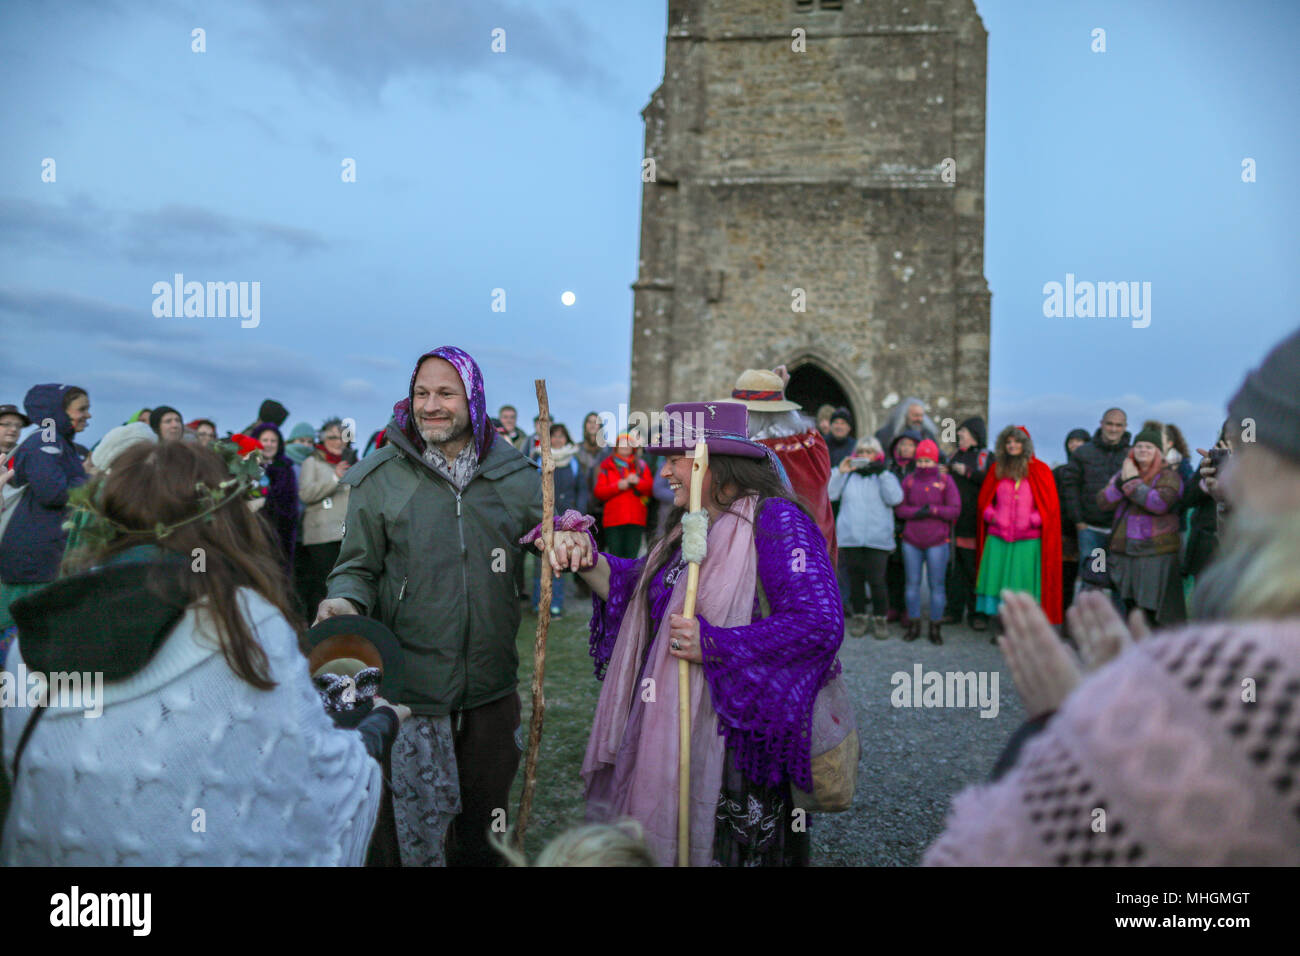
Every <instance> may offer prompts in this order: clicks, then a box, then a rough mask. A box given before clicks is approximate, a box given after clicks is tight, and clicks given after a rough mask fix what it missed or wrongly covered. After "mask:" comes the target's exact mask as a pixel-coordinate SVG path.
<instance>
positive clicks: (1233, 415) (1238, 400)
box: [1228, 329, 1300, 462]
mask: <svg viewBox="0 0 1300 956" xmlns="http://www.w3.org/2000/svg"><path fill="white" fill-rule="evenodd" d="M1297 383H1300V329H1296V330H1295V331H1294V332H1292V333H1291V334H1290V335H1288V336H1287V337H1286V338H1284V339H1283V340H1282V341H1281V342H1279V343H1278V344H1277V345H1275V346H1274V347H1273V350H1272V351H1271V352H1269V353H1268V355H1267V356H1265V358H1264V361H1263V362H1262V363H1261V364H1260V366H1259V368H1257V369H1255V370H1254V371H1252V372H1251V373H1250V374H1248V375H1247V376H1246V380H1245V381H1244V382H1242V384H1241V388H1240V389H1238V390H1237V394H1236V395H1234V396H1233V397H1232V401H1230V402H1228V418H1229V419H1230V420H1231V421H1232V424H1233V427H1234V428H1245V427H1246V426H1245V425H1243V424H1242V423H1243V421H1244V420H1245V419H1248V418H1249V419H1251V420H1252V421H1253V422H1254V423H1255V439H1256V440H1257V441H1259V442H1261V443H1262V444H1265V445H1267V446H1268V447H1269V448H1271V449H1272V450H1273V451H1275V452H1277V453H1278V454H1279V455H1283V456H1285V457H1286V458H1289V459H1290V460H1291V461H1293V462H1300V385H1298V384H1297Z"/></svg>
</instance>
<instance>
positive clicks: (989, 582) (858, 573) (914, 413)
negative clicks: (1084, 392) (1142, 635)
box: [817, 398, 1230, 644]
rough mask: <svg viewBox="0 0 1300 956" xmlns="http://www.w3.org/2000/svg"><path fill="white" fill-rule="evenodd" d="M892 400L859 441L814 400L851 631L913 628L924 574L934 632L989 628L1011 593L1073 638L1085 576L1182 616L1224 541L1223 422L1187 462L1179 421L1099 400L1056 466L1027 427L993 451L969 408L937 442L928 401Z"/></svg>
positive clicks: (1168, 620)
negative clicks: (893, 406) (1212, 476)
mask: <svg viewBox="0 0 1300 956" xmlns="http://www.w3.org/2000/svg"><path fill="white" fill-rule="evenodd" d="M900 408H903V409H905V410H904V411H903V413H902V414H896V415H894V416H891V419H890V422H888V423H887V424H886V425H885V426H884V427H883V428H882V429H881V430H880V431H878V432H876V434H875V435H872V436H868V437H866V438H861V439H858V438H855V435H854V429H853V419H852V416H851V414H850V413H849V411H848V410H847V409H844V408H840V409H831V408H829V407H824V408H822V409H821V410H820V412H819V417H818V423H817V427H818V429H819V431H821V432H822V433H823V436H824V438H825V441H826V444H827V446H828V448H829V451H830V461H831V465H832V467H833V468H834V469H835V473H834V474H833V475H832V477H831V480H830V483H829V487H828V489H827V493H828V496H829V498H830V501H831V502H832V503H833V504H834V506H835V508H836V512H837V518H836V524H835V539H836V541H837V542H838V545H839V576H840V581H841V586H842V588H843V591H844V596H845V602H844V603H845V611H846V613H847V614H848V615H849V624H848V628H849V633H850V635H852V636H854V637H862V636H865V635H866V634H867V633H871V634H872V636H874V637H876V638H878V639H882V640H883V639H885V638H887V637H888V636H889V629H888V624H889V623H891V622H895V621H897V622H900V623H901V624H902V639H903V640H905V641H911V640H916V639H917V638H918V637H919V636H920V633H921V624H922V613H921V607H920V600H919V593H920V587H921V582H922V579H923V578H924V579H925V580H926V582H927V584H928V588H929V608H928V624H929V628H928V636H929V639H930V640H931V641H932V642H933V643H936V644H941V643H943V637H942V625H943V624H944V623H965V624H968V625H969V626H970V628H971V629H972V630H975V631H986V630H989V628H990V627H991V626H992V628H993V630H994V632H995V633H994V636H993V637H992V638H991V639H992V640H994V641H996V636H997V634H998V633H1001V629H1002V624H1003V622H1002V619H1001V616H1000V614H999V611H1000V606H1001V595H1002V594H1003V592H1004V591H1008V590H1010V591H1015V592H1025V593H1028V594H1031V595H1033V597H1034V598H1035V600H1037V601H1038V602H1039V604H1040V606H1041V607H1042V609H1043V612H1044V613H1045V614H1046V615H1047V617H1048V620H1050V621H1051V622H1052V623H1053V624H1056V625H1060V626H1062V627H1063V629H1064V631H1065V633H1066V634H1067V636H1068V633H1069V624H1068V620H1067V619H1066V615H1065V611H1066V610H1067V609H1068V608H1069V607H1070V604H1071V602H1072V601H1073V599H1074V596H1075V594H1076V593H1077V592H1078V591H1080V590H1084V589H1089V590H1093V589H1098V590H1104V591H1107V592H1109V594H1110V595H1111V597H1112V599H1113V600H1114V602H1115V605H1116V607H1117V609H1119V610H1121V611H1124V612H1127V611H1131V610H1133V609H1135V608H1136V609H1140V610H1141V611H1142V613H1143V614H1144V615H1145V616H1146V618H1147V620H1148V622H1149V623H1150V624H1152V625H1159V626H1168V625H1173V624H1177V623H1180V622H1182V621H1184V620H1186V617H1187V611H1186V598H1187V595H1189V594H1190V593H1191V590H1192V588H1193V587H1194V584H1195V578H1196V575H1197V574H1198V573H1200V571H1201V570H1202V569H1203V568H1204V567H1205V565H1206V564H1207V563H1208V561H1209V560H1210V559H1211V557H1212V556H1213V554H1214V549H1215V546H1216V542H1217V538H1218V524H1219V517H1220V514H1219V513H1220V510H1221V504H1220V503H1219V502H1217V501H1215V500H1214V499H1213V498H1212V497H1211V496H1210V495H1209V494H1208V493H1207V492H1206V491H1205V490H1204V485H1203V478H1204V477H1205V475H1206V473H1207V472H1206V471H1205V469H1207V468H1212V467H1213V459H1214V458H1215V455H1216V454H1218V453H1219V452H1221V451H1223V450H1226V449H1227V448H1229V447H1230V443H1229V440H1228V438H1227V437H1226V431H1221V432H1220V436H1219V440H1218V441H1217V442H1216V443H1215V448H1216V449H1218V450H1219V452H1216V453H1213V454H1212V453H1209V452H1207V453H1206V456H1205V458H1204V460H1203V463H1202V469H1201V471H1200V473H1196V472H1194V471H1193V467H1192V464H1191V456H1190V455H1189V453H1188V447H1187V443H1186V440H1185V439H1184V438H1183V435H1182V432H1181V431H1180V430H1179V428H1178V426H1177V425H1175V424H1173V423H1170V422H1159V421H1147V422H1145V423H1144V424H1143V426H1142V428H1141V430H1140V431H1138V433H1137V435H1136V437H1133V435H1132V433H1131V432H1130V431H1129V426H1128V417H1127V415H1126V414H1125V412H1124V410H1123V409H1120V408H1109V409H1107V410H1106V411H1105V412H1104V413H1103V415H1102V417H1101V422H1100V425H1099V427H1098V428H1097V429H1096V430H1095V431H1094V432H1093V433H1091V434H1089V433H1088V431H1087V430H1086V429H1083V428H1076V429H1074V430H1072V431H1071V432H1070V433H1069V435H1068V436H1067V437H1066V441H1065V449H1064V451H1065V460H1064V462H1063V463H1061V464H1059V465H1057V466H1056V467H1055V468H1054V469H1053V468H1051V467H1049V466H1048V464H1047V463H1046V462H1044V461H1043V460H1042V459H1041V458H1039V457H1038V456H1037V455H1036V453H1035V446H1034V441H1033V438H1032V436H1031V435H1030V433H1029V430H1028V429H1027V428H1026V427H1024V426H1023V425H1007V426H1006V427H1004V428H1003V429H1002V430H1001V431H1000V432H999V433H998V435H997V438H996V439H995V440H994V443H993V447H992V448H987V447H986V435H987V429H986V425H985V423H984V420H983V419H981V418H978V417H974V418H969V419H966V420H965V421H963V422H962V423H961V424H960V425H959V426H958V427H957V429H956V431H955V434H954V436H953V437H954V438H955V442H953V443H952V444H951V445H950V446H949V447H947V448H946V449H945V448H944V447H943V446H942V444H941V443H940V442H939V441H938V440H937V439H936V437H935V436H936V435H937V434H938V432H937V431H936V428H935V426H934V423H933V422H932V421H931V420H930V419H929V416H928V415H927V413H926V410H925V405H924V403H923V402H921V401H920V400H919V399H914V398H913V399H907V400H906V401H905V402H904V403H903V405H902V406H900ZM1226 427H1227V426H1226V424H1225V429H1226ZM864 584H865V585H866V588H867V590H866V592H864ZM868 601H869V602H870V608H871V613H870V614H869V613H868V611H867V607H868Z"/></svg>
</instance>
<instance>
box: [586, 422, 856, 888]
mask: <svg viewBox="0 0 1300 956" xmlns="http://www.w3.org/2000/svg"><path fill="white" fill-rule="evenodd" d="M746 419H747V412H746V410H745V407H744V406H743V405H739V404H735V403H728V402H715V403H710V404H677V405H669V406H668V407H667V409H666V421H665V422H664V427H663V428H662V429H661V430H660V435H659V439H658V441H657V442H655V443H653V444H652V445H651V446H650V447H649V448H648V449H647V450H648V452H649V453H650V454H660V455H665V456H666V457H667V461H666V463H665V464H664V466H663V470H662V472H661V474H662V476H663V477H664V478H666V479H668V481H669V484H670V486H671V487H672V489H673V493H674V498H673V504H674V508H673V511H672V514H671V515H670V516H669V519H668V523H667V526H666V529H665V531H664V533H663V534H662V535H661V536H659V537H658V538H656V540H655V541H654V542H653V543H652V544H651V546H650V549H649V553H648V554H647V555H646V556H645V557H643V558H639V559H623V558H617V557H612V556H610V555H608V554H597V555H596V558H595V562H594V564H593V565H592V566H591V567H590V568H589V569H587V570H585V571H582V572H581V574H582V577H583V578H584V580H585V581H586V582H587V583H588V584H589V585H590V586H591V589H592V591H593V605H594V613H593V616H592V621H591V654H592V656H593V657H594V658H595V661H596V676H597V677H598V678H600V679H602V680H603V681H604V686H603V687H602V689H601V694H600V703H599V704H598V706H597V709H596V717H595V722H594V725H593V727H592V733H591V739H590V742H589V743H588V746H587V754H586V758H585V760H584V761H583V766H582V775H583V778H584V780H585V781H586V797H587V816H588V818H589V819H590V820H592V821H595V822H601V821H608V820H613V819H618V818H622V817H632V818H634V819H635V820H637V821H638V822H639V823H640V824H641V826H642V827H643V828H644V829H645V833H646V838H647V842H648V843H649V845H650V847H651V849H652V851H653V852H654V854H655V856H656V858H657V859H658V860H659V862H660V863H661V864H662V865H665V866H670V865H672V863H673V861H674V860H675V858H676V854H677V794H678V777H677V774H678V756H677V754H678V750H677V739H678V738H677V734H678V724H677V719H678V718H677V714H678V696H677V695H678V684H677V659H678V658H681V659H685V660H687V661H691V662H693V663H694V664H695V665H696V666H695V667H693V668H691V671H692V680H691V685H690V687H691V691H690V694H691V701H690V709H691V768H692V769H691V778H690V794H691V795H690V806H691V819H690V842H691V845H690V861H691V865H692V866H707V865H722V866H799V865H806V864H807V862H808V834H807V831H806V822H805V817H804V814H803V812H802V811H796V810H795V807H794V803H793V799H792V794H791V788H792V786H793V787H797V788H799V789H801V790H804V791H811V790H812V779H811V757H810V754H809V734H810V730H811V723H812V711H813V701H814V699H815V698H816V696H817V692H818V691H819V690H820V689H821V688H822V687H823V686H824V685H825V684H826V683H827V682H828V681H829V680H831V679H832V677H834V676H835V674H836V673H838V669H839V665H838V662H837V661H836V658H835V653H836V651H837V650H838V649H839V645H840V641H841V639H842V636H843V630H844V612H843V609H842V607H841V604H840V596H839V588H838V586H837V584H836V580H835V571H834V569H833V568H832V567H831V562H830V558H829V556H828V554H827V550H826V539H825V538H824V537H823V536H822V534H821V531H820V530H819V529H818V527H817V523H816V521H814V520H813V518H812V517H811V516H810V515H809V514H808V512H807V510H806V509H805V508H804V506H803V504H802V503H800V502H799V501H798V499H797V498H796V497H795V495H794V494H793V492H792V491H791V490H790V487H789V484H788V482H787V480H786V478H785V473H784V470H783V469H782V467H781V465H780V462H779V461H778V460H777V459H776V458H775V456H774V455H773V453H772V452H771V451H770V450H769V449H767V448H765V447H764V446H763V445H761V444H759V443H757V442H754V441H751V440H749V439H748V438H747V437H746V435H747V430H746V426H747V422H746ZM701 438H703V439H704V440H706V441H707V444H708V448H709V467H708V469H707V470H706V471H705V472H704V476H703V492H704V499H703V500H704V507H705V509H706V510H707V511H708V515H709V530H708V539H707V554H706V556H705V559H704V562H703V563H702V564H701V566H700V582H699V592H698V603H697V607H696V616H695V618H694V619H691V620H687V619H685V618H683V617H682V616H681V611H682V605H683V602H684V599H685V592H686V580H687V574H686V573H685V572H686V567H687V565H686V562H685V561H684V560H683V558H682V550H681V543H680V542H681V532H682V528H681V519H682V515H683V513H684V512H685V510H686V504H687V502H688V500H689V491H690V481H691V465H692V457H693V451H694V448H695V444H696V442H697V441H698V440H699V439H701Z"/></svg>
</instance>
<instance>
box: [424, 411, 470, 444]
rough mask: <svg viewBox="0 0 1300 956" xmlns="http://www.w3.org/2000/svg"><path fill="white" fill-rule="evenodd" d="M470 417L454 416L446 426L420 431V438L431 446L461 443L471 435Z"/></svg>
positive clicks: (432, 426)
mask: <svg viewBox="0 0 1300 956" xmlns="http://www.w3.org/2000/svg"><path fill="white" fill-rule="evenodd" d="M471 431H472V429H471V428H470V423H469V416H468V415H464V416H460V415H453V416H452V420H451V421H450V422H448V423H447V424H445V425H430V426H428V427H424V428H421V429H420V437H421V438H423V439H424V441H425V443H426V444H429V445H434V446H437V445H445V444H447V443H448V442H454V441H459V440H460V439H462V438H464V437H465V436H466V435H468V434H470V432H471Z"/></svg>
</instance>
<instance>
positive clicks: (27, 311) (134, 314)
mask: <svg viewBox="0 0 1300 956" xmlns="http://www.w3.org/2000/svg"><path fill="white" fill-rule="evenodd" d="M140 302H141V304H140V306H139V308H130V307H127V306H123V305H117V304H115V303H111V302H105V301H103V300H102V299H92V298H87V297H85V296H79V295H75V294H72V293H68V292H53V291H48V290H44V291H34V290H24V289H11V288H0V316H5V317H7V318H12V319H14V320H17V321H18V322H23V323H28V327H29V328H30V327H31V323H38V324H39V326H41V327H50V328H52V329H54V330H56V331H58V332H59V333H60V334H61V335H63V336H66V337H67V341H72V340H74V339H78V338H85V337H86V336H88V335H105V334H107V335H118V336H132V335H142V334H151V326H153V325H155V324H156V323H157V321H158V320H157V319H155V318H154V317H153V314H152V312H151V311H150V309H151V306H152V302H153V298H152V296H145V295H144V294H143V293H142V295H141V299H140ZM168 335H169V336H170V337H172V338H174V339H180V340H185V341H188V342H193V341H196V340H197V339H198V338H199V337H200V336H199V332H198V330H197V329H196V328H195V327H193V326H188V327H187V326H185V325H180V324H178V325H176V326H174V327H173V328H172V329H169V330H168Z"/></svg>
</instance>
